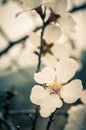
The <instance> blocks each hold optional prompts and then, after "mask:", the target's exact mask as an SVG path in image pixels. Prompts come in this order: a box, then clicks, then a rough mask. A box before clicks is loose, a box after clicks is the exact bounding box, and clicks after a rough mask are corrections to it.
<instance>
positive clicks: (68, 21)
mask: <svg viewBox="0 0 86 130" xmlns="http://www.w3.org/2000/svg"><path fill="white" fill-rule="evenodd" d="M45 6H46V7H48V8H51V10H52V12H53V15H55V16H56V17H57V16H59V17H57V23H58V24H59V25H60V27H61V28H62V29H63V30H64V31H65V30H66V31H69V30H73V29H74V26H75V25H76V22H75V21H74V19H73V18H72V16H71V15H70V13H68V12H67V0H53V2H51V3H50V2H49V3H47V4H46V5H45Z"/></svg>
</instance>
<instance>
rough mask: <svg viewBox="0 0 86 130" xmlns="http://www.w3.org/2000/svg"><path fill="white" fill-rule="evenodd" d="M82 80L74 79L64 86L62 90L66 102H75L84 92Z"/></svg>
mask: <svg viewBox="0 0 86 130" xmlns="http://www.w3.org/2000/svg"><path fill="white" fill-rule="evenodd" d="M82 88H83V86H82V82H81V80H78V79H76V80H73V81H71V82H70V83H68V84H67V85H65V86H63V87H62V88H61V90H60V94H61V97H62V98H63V100H64V101H65V102H66V103H73V102H75V101H76V100H77V99H78V98H80V96H81V92H82Z"/></svg>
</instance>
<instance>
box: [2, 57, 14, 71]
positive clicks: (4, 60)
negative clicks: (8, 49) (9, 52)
mask: <svg viewBox="0 0 86 130" xmlns="http://www.w3.org/2000/svg"><path fill="white" fill-rule="evenodd" d="M11 65H12V64H11V60H10V58H9V57H7V56H6V55H4V56H2V57H0V71H2V72H3V71H4V70H9V69H10V68H11Z"/></svg>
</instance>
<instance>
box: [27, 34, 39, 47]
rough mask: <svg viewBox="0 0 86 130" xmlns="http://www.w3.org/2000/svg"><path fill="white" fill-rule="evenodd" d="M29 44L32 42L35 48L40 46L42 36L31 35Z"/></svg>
mask: <svg viewBox="0 0 86 130" xmlns="http://www.w3.org/2000/svg"><path fill="white" fill-rule="evenodd" d="M27 42H31V43H32V44H33V46H34V47H38V46H39V45H40V36H39V35H38V34H37V33H31V34H30V37H29V39H28V41H27Z"/></svg>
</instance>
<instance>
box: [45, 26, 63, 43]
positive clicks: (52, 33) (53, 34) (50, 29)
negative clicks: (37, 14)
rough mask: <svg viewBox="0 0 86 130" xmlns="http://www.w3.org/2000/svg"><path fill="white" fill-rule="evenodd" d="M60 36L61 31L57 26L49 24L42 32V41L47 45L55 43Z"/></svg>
mask: <svg viewBox="0 0 86 130" xmlns="http://www.w3.org/2000/svg"><path fill="white" fill-rule="evenodd" d="M60 36H61V29H60V28H59V27H58V26H56V25H54V24H51V25H49V26H47V27H46V29H45V32H44V39H45V40H46V41H47V42H48V43H54V42H56V41H57V40H58V39H59V38H60Z"/></svg>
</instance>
